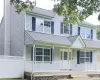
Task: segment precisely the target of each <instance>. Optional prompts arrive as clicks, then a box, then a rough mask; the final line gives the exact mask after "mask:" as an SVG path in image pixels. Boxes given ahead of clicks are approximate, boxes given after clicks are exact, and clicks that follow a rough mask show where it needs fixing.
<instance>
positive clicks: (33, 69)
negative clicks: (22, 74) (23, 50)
mask: <svg viewBox="0 0 100 80" xmlns="http://www.w3.org/2000/svg"><path fill="white" fill-rule="evenodd" d="M34 52H35V44H33V64H32V73H33V72H34V57H35V55H34V54H35V53H34Z"/></svg>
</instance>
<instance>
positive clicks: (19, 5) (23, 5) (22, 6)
mask: <svg viewBox="0 0 100 80" xmlns="http://www.w3.org/2000/svg"><path fill="white" fill-rule="evenodd" d="M10 3H11V5H14V6H15V8H16V12H17V13H20V12H22V11H24V10H27V9H30V10H32V9H33V8H34V6H35V5H36V1H33V2H31V1H29V0H26V1H25V2H24V1H21V0H10Z"/></svg>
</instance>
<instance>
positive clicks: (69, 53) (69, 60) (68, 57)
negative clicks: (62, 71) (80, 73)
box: [68, 48, 70, 71]
mask: <svg viewBox="0 0 100 80" xmlns="http://www.w3.org/2000/svg"><path fill="white" fill-rule="evenodd" d="M69 56H70V48H69V50H68V63H69V65H68V71H70V60H69V59H70V57H69Z"/></svg>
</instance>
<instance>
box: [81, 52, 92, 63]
mask: <svg viewBox="0 0 100 80" xmlns="http://www.w3.org/2000/svg"><path fill="white" fill-rule="evenodd" d="M80 53H82V54H84V56H79V63H80V64H84V63H90V58H91V56H90V52H89V51H87V52H86V53H85V52H84V51H80ZM80 53H79V54H80ZM87 53H89V56H88V57H87V56H86V54H87ZM87 58H88V59H89V61H86V59H87ZM80 59H84V61H83V62H81V61H80Z"/></svg>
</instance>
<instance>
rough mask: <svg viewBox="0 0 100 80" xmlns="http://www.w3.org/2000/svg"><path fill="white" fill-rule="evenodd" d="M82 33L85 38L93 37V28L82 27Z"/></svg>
mask: <svg viewBox="0 0 100 80" xmlns="http://www.w3.org/2000/svg"><path fill="white" fill-rule="evenodd" d="M80 35H81V37H82V38H83V39H91V35H92V34H91V29H90V28H85V27H81V28H80Z"/></svg>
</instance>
